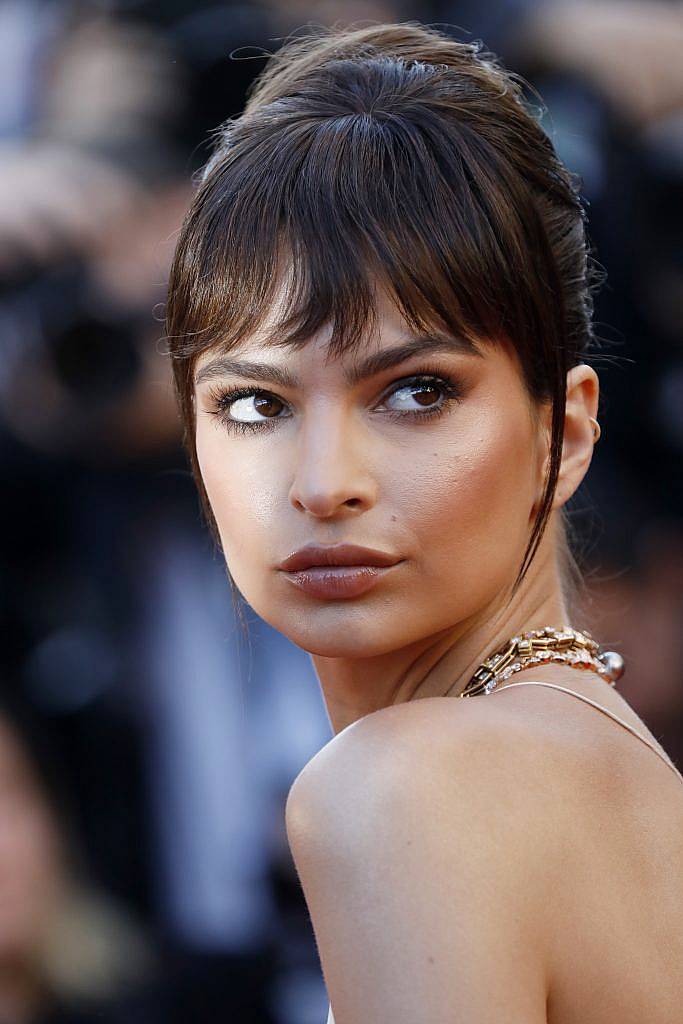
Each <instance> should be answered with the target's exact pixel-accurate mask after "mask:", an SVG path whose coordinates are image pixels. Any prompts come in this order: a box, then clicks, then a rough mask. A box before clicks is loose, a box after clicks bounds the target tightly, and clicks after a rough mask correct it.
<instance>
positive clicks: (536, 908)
mask: <svg viewBox="0 0 683 1024" xmlns="http://www.w3.org/2000/svg"><path fill="white" fill-rule="evenodd" d="M475 705H476V701H468V702H465V701H457V700H453V699H451V698H429V699H425V700H419V701H415V702H412V703H410V704H405V705H398V706H395V707H391V708H384V709H382V710H381V711H378V712H374V713H373V714H371V715H368V716H366V717H365V718H362V719H360V720H359V721H357V722H355V723H353V724H352V725H351V726H348V727H347V728H346V729H344V730H343V731H342V732H341V733H339V734H338V735H337V736H335V737H334V738H333V739H332V740H331V741H330V742H329V743H328V744H327V745H326V746H325V747H324V748H323V749H322V750H321V751H320V752H319V753H318V754H317V755H316V756H315V757H314V758H313V759H312V760H311V761H309V762H308V764H307V765H306V766H305V768H304V769H303V771H302V772H300V774H299V775H298V776H297V778H296V779H295V781H294V784H293V785H292V788H291V790H290V792H289V796H288V800H287V807H286V825H287V835H288V839H289V843H290V848H291V851H292V856H293V858H294V862H295V865H296V868H297V872H298V874H299V878H300V881H301V884H302V888H303V891H304V895H305V897H306V902H307V904H308V908H309V912H310V915H311V919H312V923H313V929H314V932H315V937H316V942H317V946H318V953H319V956H320V961H321V966H322V970H323V975H324V979H325V983H326V986H327V991H328V994H329V997H330V1001H331V1004H332V1009H333V1011H334V1020H335V1024H365V1022H367V1021H370V1020H371V1021H373V1022H374V1024H414V1022H415V1021H417V1020H419V1021H420V1022H421V1024H443V1022H444V1021H446V1020H453V1021H455V1020H466V1021H468V1024H485V1022H486V1024H489V1022H490V1021H491V1020H497V1021H498V1020H499V1021H510V1022H513V1021H514V1022H517V1021H520V1022H521V1021H524V1022H525V1024H541V1022H545V1021H546V1003H547V998H548V970H547V965H546V964H545V962H544V952H543V951H544V948H545V943H546V935H545V930H544V926H543V925H544V920H545V916H546V915H544V912H543V908H544V906H547V905H548V900H549V899H550V898H551V894H552V889H553V886H554V885H555V884H556V880H555V879H554V877H553V875H554V870H553V869H552V868H551V867H549V865H551V864H552V863H553V853H552V850H551V849H550V848H551V847H552V846H553V844H556V843H557V844H558V846H559V842H560V841H559V839H558V836H557V830H555V829H553V827H552V824H551V823H552V821H553V820H554V816H556V806H557V795H558V794H557V790H556V789H554V788H553V786H547V785H543V784H541V783H540V782H539V780H538V766H539V759H540V756H541V755H540V752H539V750H538V749H537V745H535V744H534V741H533V737H532V734H531V733H530V732H529V730H528V728H525V724H524V721H523V719H522V718H521V717H520V716H519V715H514V714H511V713H510V709H509V708H503V707H500V706H499V707H497V708H495V709H494V708H492V707H491V706H490V705H488V706H487V708H486V709H485V710H484V709H482V707H481V705H479V706H475ZM557 852H558V856H559V854H560V850H559V848H558V851H557Z"/></svg>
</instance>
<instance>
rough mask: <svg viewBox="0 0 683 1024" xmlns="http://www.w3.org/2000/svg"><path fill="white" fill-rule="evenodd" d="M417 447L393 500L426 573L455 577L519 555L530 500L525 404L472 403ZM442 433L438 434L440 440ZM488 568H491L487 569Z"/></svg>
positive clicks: (507, 566)
mask: <svg viewBox="0 0 683 1024" xmlns="http://www.w3.org/2000/svg"><path fill="white" fill-rule="evenodd" d="M440 437H441V439H440V440H439V441H437V442H434V441H432V443H431V444H427V445H426V446H425V448H424V451H423V453H422V456H421V457H420V458H418V459H415V460H414V461H412V460H411V462H412V466H414V468H413V469H412V470H411V473H410V476H409V477H406V479H405V480H404V484H403V488H404V492H405V493H404V494H403V496H402V500H401V501H400V504H401V506H402V508H403V509H404V510H405V516H406V520H405V521H406V524H407V526H408V528H409V529H411V530H412V531H413V532H414V535H415V540H416V544H417V547H418V549H419V550H420V552H421V556H422V558H421V560H423V565H424V568H425V570H426V571H427V573H428V574H429V575H434V576H437V575H438V576H440V577H443V575H444V571H448V570H449V569H451V571H452V574H455V575H457V576H458V577H459V578H460V579H463V578H464V577H465V576H468V577H472V576H473V575H476V574H477V573H478V572H480V571H481V572H482V575H483V570H484V567H485V566H486V567H488V566H490V565H491V564H492V563H498V564H499V566H500V570H501V572H502V573H505V572H509V571H511V566H514V565H515V563H516V562H518V561H519V559H520V558H521V554H522V553H523V550H522V551H521V552H520V546H521V547H522V549H523V547H524V546H525V544H526V541H527V539H528V530H529V527H530V521H529V519H530V515H531V510H532V506H533V499H534V494H533V478H534V474H533V463H532V429H531V423H530V420H529V417H528V415H527V413H526V410H525V408H523V407H522V408H519V409H515V410H510V409H507V410H502V411H498V410H497V409H496V407H495V406H488V407H484V408H482V409H481V410H477V409H473V410H472V411H471V413H468V416H467V419H466V420H465V417H463V419H462V421H461V422H459V423H458V429H457V431H455V430H453V429H452V428H450V429H449V430H448V431H447V432H444V434H443V435H440ZM443 438H445V440H442V439H443ZM489 576H490V573H489Z"/></svg>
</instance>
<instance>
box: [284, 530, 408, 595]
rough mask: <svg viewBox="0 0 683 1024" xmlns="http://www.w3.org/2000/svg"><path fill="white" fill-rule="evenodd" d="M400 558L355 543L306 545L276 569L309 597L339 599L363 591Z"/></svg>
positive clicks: (362, 592) (389, 569)
mask: <svg viewBox="0 0 683 1024" xmlns="http://www.w3.org/2000/svg"><path fill="white" fill-rule="evenodd" d="M401 561H402V559H400V558H397V557H396V555H390V554H388V553H387V552H385V551H377V550H376V549H375V548H365V547H360V546H359V545H357V544H328V545H324V546H321V545H316V544H307V545H306V546H305V547H303V548H300V549H299V550H298V551H295V552H294V554H292V555H290V556H289V558H286V559H285V560H284V562H281V563H280V565H279V566H278V568H279V569H280V570H281V571H282V572H283V574H284V576H285V577H286V579H288V580H289V581H290V582H291V583H292V584H293V585H294V586H295V587H298V588H299V590H303V591H304V592H305V593H306V594H310V595H311V597H318V598H322V599H327V600H339V599H345V598H350V597H358V596H359V595H360V594H364V593H366V592H367V591H368V590H370V589H371V587H374V586H375V584H376V583H378V582H379V580H380V579H381V578H382V576H384V575H386V574H387V573H388V572H391V570H392V568H393V567H394V566H395V565H398V564H399V563H400V562H401Z"/></svg>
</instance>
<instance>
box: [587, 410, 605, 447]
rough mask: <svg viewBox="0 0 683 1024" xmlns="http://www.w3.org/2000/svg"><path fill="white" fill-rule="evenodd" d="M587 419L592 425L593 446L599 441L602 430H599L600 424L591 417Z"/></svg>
mask: <svg viewBox="0 0 683 1024" xmlns="http://www.w3.org/2000/svg"><path fill="white" fill-rule="evenodd" d="M588 419H589V420H590V421H591V423H592V424H593V444H597V442H598V441H599V440H600V434H601V433H602V430H601V429H600V424H599V423H598V421H597V420H596V419H594V418H593V417H592V416H589V417H588Z"/></svg>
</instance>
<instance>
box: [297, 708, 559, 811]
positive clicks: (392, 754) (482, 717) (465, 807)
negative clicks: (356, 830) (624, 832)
mask: <svg viewBox="0 0 683 1024" xmlns="http://www.w3.org/2000/svg"><path fill="white" fill-rule="evenodd" d="M484 705H485V706H484ZM546 754H547V750H546V744H545V743H544V741H543V736H542V733H541V732H540V731H539V730H538V729H537V728H535V727H534V725H533V723H532V722H531V721H530V719H529V716H528V714H527V713H526V712H525V711H524V709H520V706H519V704H518V705H514V704H513V703H512V702H505V701H501V702H495V701H487V700H485V699H484V698H482V699H481V700H465V701H461V700H457V699H454V698H446V697H435V698H426V699H423V700H418V701H413V702H410V703H407V704H400V705H396V706H393V707H389V708H383V709H381V710H380V711H376V712H374V713H373V714H370V715H367V716H365V717H364V718H362V719H360V720H359V721H357V722H354V723H353V724H352V725H350V726H348V727H347V728H346V729H344V730H343V731H342V732H341V733H339V734H338V735H337V736H335V737H333V739H332V740H330V741H329V742H328V743H327V744H326V745H325V746H324V747H323V748H322V749H321V750H320V751H319V752H318V753H317V754H316V755H315V756H314V757H313V758H312V759H311V760H310V761H309V762H308V763H307V764H306V765H305V767H304V768H303V770H302V771H301V772H300V773H299V775H298V776H297V778H296V779H295V781H294V783H293V785H292V787H291V789H290V793H289V798H288V801H287V818H288V823H290V824H291V825H292V828H293V829H294V830H297V829H304V828H305V827H306V822H305V820H304V818H305V816H306V815H310V814H315V815H316V817H317V816H318V815H325V814H327V813H329V814H330V815H331V816H332V817H333V818H334V820H335V821H337V822H340V821H343V820H344V815H345V814H348V815H349V816H350V817H352V818H353V819H354V820H355V821H358V812H359V809H360V807H361V806H363V805H365V803H366V802H368V803H372V802H373V801H376V800H380V801H382V802H383V803H384V802H385V801H386V800H387V799H388V798H389V797H390V796H391V795H392V794H393V795H394V796H395V797H396V799H397V800H398V801H399V803H401V804H405V802H406V801H407V800H409V799H411V798H412V799H419V800H420V801H424V800H426V799H429V800H430V801H436V802H437V803H438V802H439V801H441V800H444V799H446V800H448V802H449V810H450V812H451V815H452V814H453V813H456V812H457V810H458V809H461V810H462V811H463V812H465V813H470V812H471V811H472V808H473V805H474V802H475V801H478V802H480V803H482V804H483V805H488V806H489V807H490V806H491V802H492V801H493V802H494V803H498V802H499V800H500V799H501V798H503V797H504V805H503V806H504V807H507V808H508V809H509V811H510V813H511V814H512V815H513V816H514V814H516V813H517V812H519V810H520V808H521V805H522V801H524V800H525V799H527V798H528V799H532V798H533V797H534V795H535V796H536V797H538V792H535V791H534V788H533V787H529V786H528V785H522V786H520V785H519V784H520V783H521V782H523V781H526V782H527V783H528V779H529V775H530V774H533V773H534V770H535V769H537V768H538V767H539V765H540V764H541V763H542V761H543V758H544V757H545V756H546ZM510 799H512V800H513V803H512V804H511V803H510ZM527 807H528V805H527ZM385 810H386V811H387V812H388V810H389V807H388V806H386V805H385ZM499 810H503V807H501V808H499ZM513 812H514V813H513ZM525 817H526V815H525ZM320 823H321V819H320V818H318V819H317V821H316V824H320ZM309 824H311V825H312V824H313V821H312V820H309Z"/></svg>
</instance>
